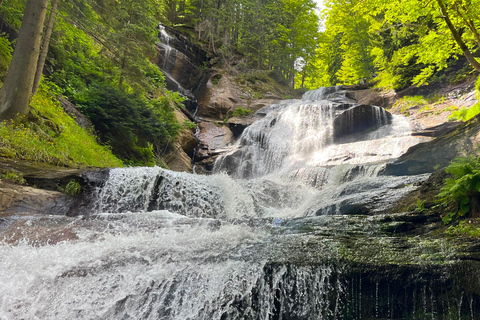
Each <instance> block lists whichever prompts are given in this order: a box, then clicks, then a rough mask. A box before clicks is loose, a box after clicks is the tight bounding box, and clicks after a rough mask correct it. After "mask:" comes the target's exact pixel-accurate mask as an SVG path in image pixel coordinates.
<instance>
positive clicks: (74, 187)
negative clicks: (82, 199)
mask: <svg viewBox="0 0 480 320" xmlns="http://www.w3.org/2000/svg"><path fill="white" fill-rule="evenodd" d="M64 192H65V193H66V194H68V195H71V196H76V195H79V194H80V193H82V186H81V185H80V183H78V181H76V180H70V181H69V182H68V183H67V185H66V186H65V190H64Z"/></svg>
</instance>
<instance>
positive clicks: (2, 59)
mask: <svg viewBox="0 0 480 320" xmlns="http://www.w3.org/2000/svg"><path fill="white" fill-rule="evenodd" d="M12 52H13V49H12V46H11V44H10V41H8V39H7V38H6V37H5V35H3V34H1V33H0V80H2V81H3V80H4V79H5V76H6V75H7V70H8V66H9V65H10V61H12Z"/></svg>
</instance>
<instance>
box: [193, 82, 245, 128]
mask: <svg viewBox="0 0 480 320" xmlns="http://www.w3.org/2000/svg"><path fill="white" fill-rule="evenodd" d="M217 79H218V78H217ZM239 103H241V100H240V98H239V95H238V92H237V90H236V89H235V87H234V86H233V84H232V82H231V81H230V80H229V79H228V77H226V76H223V77H221V78H220V79H219V80H218V84H217V85H215V84H214V83H213V82H212V81H211V80H209V81H208V82H207V88H206V92H205V93H204V98H203V99H202V100H201V101H199V109H198V115H199V116H200V117H203V118H210V119H220V120H223V119H225V118H226V117H227V116H228V115H229V114H231V113H232V112H233V111H234V110H235V108H236V107H237V106H238V105H239Z"/></svg>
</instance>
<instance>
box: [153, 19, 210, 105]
mask: <svg viewBox="0 0 480 320" xmlns="http://www.w3.org/2000/svg"><path fill="white" fill-rule="evenodd" d="M159 40H160V41H159V43H158V44H157V51H158V53H159V54H158V58H157V59H158V60H157V65H158V67H159V68H160V70H162V71H163V73H164V74H165V77H166V79H165V80H166V82H167V88H168V89H170V90H173V91H177V92H180V93H181V94H183V95H185V96H187V97H188V98H189V99H191V100H195V98H196V92H197V91H198V89H199V88H200V86H201V85H202V79H203V78H204V71H203V70H202V69H200V66H203V65H204V64H205V63H206V62H207V61H208V58H207V53H206V52H205V51H204V50H203V49H201V48H200V47H199V46H197V45H195V44H193V43H192V42H190V41H189V39H188V38H186V37H185V36H184V35H183V34H181V33H179V32H177V31H175V30H174V29H172V28H169V27H166V26H163V25H159Z"/></svg>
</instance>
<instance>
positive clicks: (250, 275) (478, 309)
mask: <svg viewBox="0 0 480 320" xmlns="http://www.w3.org/2000/svg"><path fill="white" fill-rule="evenodd" d="M161 33H162V32H161ZM164 36H165V35H164ZM165 42H166V43H168V41H167V39H165ZM259 113H261V114H263V115H264V116H263V118H261V119H260V120H258V121H257V122H255V123H254V124H252V125H251V126H250V127H248V128H247V129H246V130H245V131H244V132H243V134H242V136H241V137H240V138H239V140H238V142H237V143H236V144H235V145H233V146H231V148H230V149H229V150H227V151H226V153H225V154H224V155H223V156H222V157H220V158H219V160H218V162H217V163H216V172H215V174H213V175H211V176H200V175H193V174H188V173H178V172H172V171H169V170H166V169H162V168H159V167H152V168H117V169H111V170H109V171H108V174H105V175H106V176H105V177H104V178H102V180H101V181H97V180H95V183H92V188H93V190H92V194H91V198H92V199H91V202H90V203H89V204H85V211H84V212H82V213H83V215H81V216H78V217H74V218H70V217H66V216H48V215H45V216H29V215H24V216H14V217H6V218H2V219H0V257H2V258H1V259H0V279H2V283H1V286H0V319H1V320H4V319H167V320H170V319H172V320H177V319H178V320H184V319H191V320H196V319H214V320H223V319H276V320H277V319H278V320H286V319H302V320H303V319H305V320H310V319H311V320H318V319H321V320H323V319H325V320H327V319H328V320H336V319H345V320H351V319H396V320H406V319H439V320H443V319H469V320H470V319H478V318H479V316H480V295H479V294H478V291H477V289H476V286H478V279H480V271H479V270H480V268H479V265H478V262H476V261H462V260H460V259H459V258H458V257H459V256H460V257H461V255H460V254H459V253H458V252H457V251H456V249H454V247H453V246H452V241H451V239H443V238H441V237H438V236H437V235H435V234H433V235H431V234H430V231H429V230H432V229H431V228H432V226H431V223H432V222H431V221H434V220H431V221H430V220H429V219H431V217H424V219H425V221H424V222H423V223H424V224H422V225H421V227H419V229H415V228H416V226H415V225H414V223H413V222H412V221H417V220H415V219H423V217H422V216H419V215H410V214H406V213H387V211H386V208H389V207H391V205H392V204H393V203H394V202H396V201H398V200H399V199H400V198H401V197H402V195H404V194H406V193H407V192H410V191H413V190H415V189H416V188H417V187H416V186H417V185H418V183H419V182H422V181H425V180H426V179H427V178H428V176H429V175H428V174H425V175H417V176H408V177H405V176H395V177H392V176H379V171H380V170H381V169H382V168H383V166H384V165H385V163H387V162H389V161H392V160H393V159H395V158H397V157H398V156H399V155H401V154H402V153H404V152H405V151H406V150H407V149H408V148H409V147H410V146H413V145H415V144H416V143H419V142H421V141H423V140H422V138H418V137H412V136H411V129H410V125H409V123H408V122H407V121H406V120H405V119H404V118H403V117H401V116H395V115H393V116H392V115H390V114H389V113H388V112H387V111H385V110H384V109H383V108H378V107H375V106H363V105H357V104H355V103H354V102H352V101H350V100H349V99H348V98H346V96H345V92H344V88H342V87H335V88H324V89H319V90H317V91H313V92H310V93H307V94H305V95H304V97H303V99H299V100H287V101H282V102H280V103H277V104H274V105H271V106H268V107H266V108H264V109H263V110H260V111H259ZM102 173H103V171H102ZM103 176H104V175H102V177H103ZM87 178H88V176H87ZM92 179H93V178H92ZM412 228H413V229H412ZM409 231H412V232H411V233H409Z"/></svg>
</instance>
